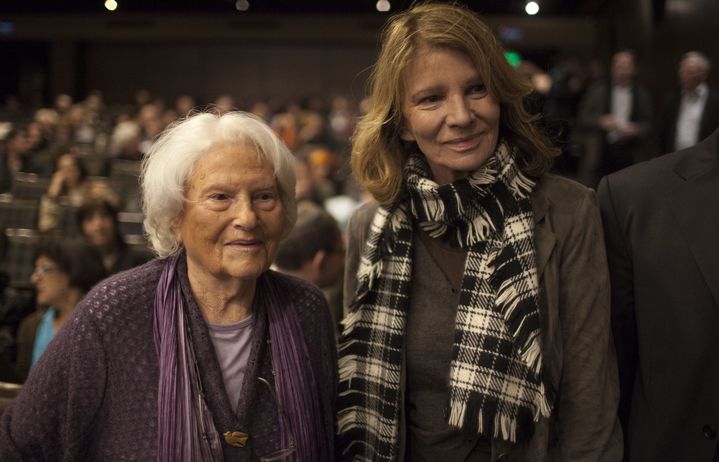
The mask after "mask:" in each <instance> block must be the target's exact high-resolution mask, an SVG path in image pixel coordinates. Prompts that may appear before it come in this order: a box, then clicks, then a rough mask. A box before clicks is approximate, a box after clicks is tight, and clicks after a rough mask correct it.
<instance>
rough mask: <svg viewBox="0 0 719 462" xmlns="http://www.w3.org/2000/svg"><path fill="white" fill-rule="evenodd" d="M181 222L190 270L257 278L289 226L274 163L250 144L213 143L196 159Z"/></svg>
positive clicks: (180, 233)
mask: <svg viewBox="0 0 719 462" xmlns="http://www.w3.org/2000/svg"><path fill="white" fill-rule="evenodd" d="M185 196H186V198H187V202H186V204H185V208H184V210H183V213H182V215H181V216H180V221H179V224H178V227H177V234H178V238H179V240H180V241H181V242H182V244H183V246H184V248H185V249H186V252H187V265H188V271H191V272H193V273H194V274H202V275H203V276H204V277H207V276H209V277H212V278H215V279H217V280H220V281H222V280H226V279H228V278H240V279H256V278H257V277H258V276H259V275H260V274H262V272H264V271H265V270H267V269H268V268H269V267H270V264H271V263H272V261H273V259H274V257H275V254H276V252H277V247H278V244H279V241H280V239H281V237H282V235H283V233H284V230H285V226H286V215H285V208H284V206H283V204H282V201H281V200H280V193H279V190H278V186H277V181H276V179H275V176H274V172H273V169H272V166H270V165H269V163H268V162H267V161H266V160H265V159H264V157H263V156H262V155H261V154H259V153H257V151H256V149H255V148H254V147H251V146H248V145H240V146H230V145H227V144H219V145H216V146H213V147H212V148H211V149H210V150H209V151H208V152H207V153H206V154H205V155H203V156H202V157H201V158H200V159H199V160H198V161H197V163H196V164H195V166H194V168H193V170H192V173H191V174H190V178H189V180H188V184H187V187H186V192H185Z"/></svg>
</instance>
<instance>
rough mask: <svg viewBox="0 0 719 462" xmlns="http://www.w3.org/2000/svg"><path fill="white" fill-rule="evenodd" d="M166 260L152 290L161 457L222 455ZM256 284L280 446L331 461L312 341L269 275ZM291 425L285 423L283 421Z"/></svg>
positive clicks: (300, 456) (173, 269) (173, 260)
mask: <svg viewBox="0 0 719 462" xmlns="http://www.w3.org/2000/svg"><path fill="white" fill-rule="evenodd" d="M179 258H182V257H181V254H180V255H173V256H171V257H169V258H168V259H167V262H166V263H165V267H164V269H163V271H162V275H161V276H160V281H159V283H158V285H157V291H156V293H155V324H154V334H155V335H154V336H155V346H156V350H157V355H158V358H159V368H160V380H159V388H158V452H157V460H158V461H166V460H176V461H203V462H205V461H221V460H223V452H222V444H221V441H220V437H219V434H218V432H217V429H216V428H215V425H214V422H213V420H212V415H211V414H210V411H209V409H208V407H207V404H206V402H205V399H204V396H203V395H202V386H201V382H200V380H201V379H200V377H199V372H198V370H197V367H196V362H195V358H194V351H193V349H192V341H191V339H190V338H189V335H188V332H189V326H188V324H187V320H186V319H185V314H184V309H183V303H182V293H181V289H180V283H179V280H178V277H177V274H176V273H177V262H178V259H179ZM260 281H261V283H260V284H258V285H257V294H256V297H257V299H258V301H259V303H258V304H256V306H259V307H264V308H265V309H266V310H267V319H268V324H269V337H270V339H271V341H270V345H271V353H272V363H273V364H272V367H273V371H274V375H275V389H276V390H277V399H278V402H279V406H281V408H282V409H278V414H280V413H281V412H283V411H284V414H285V415H286V416H287V419H286V420H285V419H283V418H282V416H281V415H279V422H280V440H281V442H282V445H283V448H288V447H290V445H291V439H292V436H294V438H295V440H296V446H297V450H296V451H295V453H294V454H293V455H292V456H290V457H288V458H286V459H285V460H287V461H290V460H295V461H315V460H331V458H332V455H331V454H330V448H329V446H328V444H327V438H326V435H325V434H324V433H325V430H324V429H325V428H326V426H325V424H324V419H323V418H322V415H323V414H322V409H321V406H320V403H321V401H322V399H321V397H320V396H318V395H317V385H316V381H315V376H314V372H313V370H312V366H311V364H312V363H311V361H310V357H309V353H308V350H307V344H306V343H305V340H304V336H303V335H302V330H301V328H300V324H299V320H298V318H297V313H296V311H295V309H294V305H293V304H292V302H291V301H290V300H285V297H284V295H283V294H284V293H286V292H285V291H283V290H282V289H281V288H280V287H278V284H276V282H275V281H274V280H273V278H271V277H270V276H269V275H268V274H267V273H265V274H263V275H262V276H261V277H260ZM285 422H287V423H288V424H289V427H290V428H287V425H286V423H285Z"/></svg>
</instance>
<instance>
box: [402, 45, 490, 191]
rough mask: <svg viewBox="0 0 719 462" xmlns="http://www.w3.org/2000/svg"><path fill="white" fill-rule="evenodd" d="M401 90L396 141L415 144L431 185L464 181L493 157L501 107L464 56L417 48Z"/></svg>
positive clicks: (446, 50)
mask: <svg viewBox="0 0 719 462" xmlns="http://www.w3.org/2000/svg"><path fill="white" fill-rule="evenodd" d="M403 84H404V85H403V88H404V93H403V95H402V116H403V126H402V129H401V137H402V139H403V140H405V141H414V142H416V143H417V145H418V146H419V149H420V151H422V154H424V156H425V157H426V158H427V162H428V163H429V166H430V169H431V171H432V176H433V179H434V181H436V182H437V183H439V184H446V183H451V182H452V181H454V180H457V179H459V178H463V177H466V176H467V175H469V174H470V173H471V172H473V171H475V170H477V169H478V168H479V167H480V166H481V165H482V164H484V162H485V161H486V160H487V159H488V158H489V157H491V156H492V154H493V153H494V150H495V148H496V147H497V141H498V138H499V120H500V118H499V116H500V106H499V104H498V103H497V101H495V99H494V98H493V97H492V95H490V94H489V93H488V92H487V88H486V87H485V85H484V82H483V81H482V78H481V76H480V75H479V73H478V72H477V69H476V68H475V66H474V64H473V63H472V61H471V60H470V59H469V58H468V57H467V56H466V55H465V54H464V53H462V52H460V51H457V50H452V49H449V48H438V47H429V46H422V47H420V48H418V50H417V54H416V56H415V57H414V59H412V61H410V63H409V65H408V66H407V68H406V69H405V70H404V73H403Z"/></svg>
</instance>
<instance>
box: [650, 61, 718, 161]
mask: <svg viewBox="0 0 719 462" xmlns="http://www.w3.org/2000/svg"><path fill="white" fill-rule="evenodd" d="M710 69H711V63H710V62H709V59H708V58H707V57H706V56H705V55H704V54H702V53H699V52H698V51H690V52H688V53H685V54H684V55H683V56H682V59H681V61H680V62H679V91H676V92H674V93H672V94H670V95H669V96H668V97H667V98H666V99H665V102H664V106H663V109H662V112H661V113H660V116H659V120H658V122H657V133H658V135H659V153H658V154H666V153H668V152H674V151H678V150H680V149H685V148H688V147H690V146H693V145H695V144H696V143H697V142H698V141H700V140H703V139H704V138H706V137H707V136H709V135H710V134H711V133H712V132H713V131H714V130H715V129H716V128H717V127H719V92H717V91H716V90H714V89H712V88H709V86H708V85H707V83H706V80H707V77H708V76H709V70H710Z"/></svg>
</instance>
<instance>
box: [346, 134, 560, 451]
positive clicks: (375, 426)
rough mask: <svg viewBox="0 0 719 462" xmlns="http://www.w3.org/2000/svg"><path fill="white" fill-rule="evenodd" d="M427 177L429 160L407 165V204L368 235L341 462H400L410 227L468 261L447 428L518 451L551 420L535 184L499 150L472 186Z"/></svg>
mask: <svg viewBox="0 0 719 462" xmlns="http://www.w3.org/2000/svg"><path fill="white" fill-rule="evenodd" d="M429 177H430V173H429V168H428V166H427V164H426V160H425V158H424V156H423V155H421V154H414V155H412V156H410V158H409V159H408V162H407V165H406V166H405V179H406V183H407V188H408V191H409V195H408V197H406V198H405V199H404V200H401V201H399V202H397V203H395V204H392V205H391V206H388V207H384V206H381V207H379V209H378V210H377V213H376V214H375V216H374V218H373V221H372V224H371V226H370V231H369V235H368V237H367V243H366V245H365V249H364V252H363V255H362V258H361V262H360V265H359V270H358V274H357V278H358V284H357V292H356V294H355V297H354V300H353V302H352V303H351V304H350V309H349V314H348V316H347V317H346V318H345V320H344V332H343V335H342V338H341V342H340V353H339V354H340V364H339V366H340V384H339V397H340V398H339V406H338V408H339V413H338V431H339V434H340V447H341V448H342V454H341V457H342V459H343V460H349V459H354V460H393V459H394V458H395V457H396V455H397V450H398V445H399V441H398V435H399V425H398V424H399V410H400V399H402V390H401V388H400V375H401V370H402V358H403V351H402V349H403V345H404V330H405V321H406V314H407V311H408V309H409V306H410V300H409V299H408V297H407V294H410V293H411V291H410V284H411V276H412V255H413V249H412V242H413V227H414V226H419V227H420V228H421V229H423V230H424V231H425V232H427V233H428V234H429V235H430V236H432V237H434V238H438V239H441V240H443V241H444V242H446V243H449V244H450V245H453V246H456V247H460V248H466V249H467V250H468V252H467V261H466V264H465V269H464V276H463V280H462V287H461V293H460V297H459V305H458V308H457V317H456V321H455V336H454V338H455V341H454V345H453V347H452V351H453V352H452V363H451V366H450V375H449V402H448V408H447V419H448V423H449V425H451V426H453V427H456V428H459V429H462V430H463V431H466V432H471V433H476V434H480V435H485V436H490V437H493V438H499V439H502V440H505V441H509V442H516V441H519V440H523V439H525V438H526V437H527V436H529V434H531V431H532V428H533V422H535V421H537V420H539V418H540V416H544V417H547V416H549V413H550V410H551V409H550V404H549V401H550V397H549V396H548V393H547V389H546V388H545V384H544V381H543V379H542V374H541V370H542V359H541V358H542V355H541V350H540V343H539V341H540V318H539V283H538V280H537V270H536V264H535V256H534V239H533V238H534V221H533V215H532V207H531V201H530V195H531V192H532V188H533V187H534V183H533V182H532V181H531V180H529V179H528V178H526V177H525V176H524V175H523V174H522V173H521V172H520V171H519V169H518V168H517V166H516V165H515V163H514V156H513V155H512V152H510V150H509V148H508V147H507V145H506V144H504V143H501V144H500V145H499V146H498V148H497V150H496V152H495V153H494V155H493V156H492V157H491V158H490V159H488V160H487V162H486V163H485V164H484V165H483V166H482V167H481V168H480V169H479V170H477V171H476V172H474V173H473V174H472V175H470V176H469V177H468V178H464V179H461V180H458V181H455V182H454V183H452V184H448V185H444V186H438V185H437V184H436V183H434V182H433V181H432V180H430V179H428V178H429Z"/></svg>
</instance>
